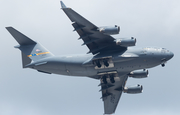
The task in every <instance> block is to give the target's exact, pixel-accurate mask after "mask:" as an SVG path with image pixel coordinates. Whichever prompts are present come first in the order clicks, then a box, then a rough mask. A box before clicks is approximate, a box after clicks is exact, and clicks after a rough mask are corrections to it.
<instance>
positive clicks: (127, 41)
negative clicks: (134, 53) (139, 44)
mask: <svg viewBox="0 0 180 115" xmlns="http://www.w3.org/2000/svg"><path fill="white" fill-rule="evenodd" d="M135 44H136V38H134V37H131V38H121V39H117V40H116V45H120V46H123V47H128V46H135Z"/></svg>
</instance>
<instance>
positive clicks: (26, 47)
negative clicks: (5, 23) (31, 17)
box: [6, 27, 53, 68]
mask: <svg viewBox="0 0 180 115" xmlns="http://www.w3.org/2000/svg"><path fill="white" fill-rule="evenodd" d="M6 29H7V30H8V31H9V33H10V34H11V35H12V36H13V37H14V39H15V40H16V41H17V42H18V43H19V46H15V48H18V49H20V50H21V52H22V63H23V68H24V67H25V66H26V65H27V64H29V63H31V61H37V60H40V59H42V58H47V57H50V56H53V54H52V53H50V52H49V51H48V50H47V49H46V48H44V47H43V46H42V45H41V44H39V43H37V42H35V41H33V40H31V39H30V38H28V37H27V36H25V35H24V34H22V33H20V32H19V31H17V30H16V29H14V28H13V27H6Z"/></svg>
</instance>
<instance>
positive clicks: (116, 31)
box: [98, 25, 120, 35]
mask: <svg viewBox="0 0 180 115" xmlns="http://www.w3.org/2000/svg"><path fill="white" fill-rule="evenodd" d="M98 30H99V31H100V32H101V33H104V34H108V35H115V34H119V31H120V27H119V26H117V25H115V26H109V27H99V29H98Z"/></svg>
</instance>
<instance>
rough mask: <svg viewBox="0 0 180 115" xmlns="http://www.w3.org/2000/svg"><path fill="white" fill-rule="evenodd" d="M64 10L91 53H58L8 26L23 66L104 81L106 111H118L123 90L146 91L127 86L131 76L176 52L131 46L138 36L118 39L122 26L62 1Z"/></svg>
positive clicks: (142, 73)
mask: <svg viewBox="0 0 180 115" xmlns="http://www.w3.org/2000/svg"><path fill="white" fill-rule="evenodd" d="M61 7H62V10H63V11H64V12H65V14H66V15H67V16H68V18H69V19H70V20H71V21H72V26H73V27H74V31H76V32H77V33H78V34H79V36H80V37H79V39H80V40H83V44H82V45H86V46H87V47H88V49H89V51H88V52H87V54H83V55H76V56H54V55H53V54H52V53H51V52H50V51H48V50H47V49H46V48H44V47H43V46H42V45H41V44H39V43H37V42H36V41H34V40H32V39H30V38H28V37H27V36H25V35H24V34H22V33H20V32H19V31H17V30H16V29H14V28H13V27H6V29H7V30H8V31H9V32H10V34H11V35H12V36H13V37H14V38H15V40H16V41H17V42H18V43H19V45H18V46H15V48H18V49H20V50H21V53H22V65H23V68H31V69H35V70H37V71H38V72H43V73H47V74H60V75H68V76H87V77H90V78H93V79H97V80H100V84H99V86H100V87H101V89H100V91H101V92H102V97H101V99H102V100H103V102H104V114H112V113H115V110H116V107H117V105H118V102H119V99H120V97H121V94H122V92H124V93H129V94H137V93H142V90H143V86H142V85H139V84H138V85H136V86H133V87H126V86H125V85H126V81H127V79H128V77H132V78H146V77H147V76H148V70H147V68H152V67H155V66H158V65H162V66H163V67H164V66H165V63H166V62H167V61H168V60H170V59H171V58H172V57H173V56H174V54H173V53H172V52H171V51H169V50H167V49H165V48H157V47H144V48H133V47H132V48H130V47H131V46H135V44H136V38H134V37H130V38H120V39H116V38H114V37H112V36H111V35H114V34H119V32H120V27H119V26H117V25H115V26H105V27H97V26H96V25H94V24H92V23H91V22H90V21H88V20H87V19H85V18H84V17H82V16H81V15H79V14H78V13H77V12H75V11H74V10H73V9H71V8H68V7H66V6H65V5H64V3H63V2H62V1H61Z"/></svg>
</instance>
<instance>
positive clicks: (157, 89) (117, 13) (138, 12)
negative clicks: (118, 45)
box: [0, 0, 180, 115]
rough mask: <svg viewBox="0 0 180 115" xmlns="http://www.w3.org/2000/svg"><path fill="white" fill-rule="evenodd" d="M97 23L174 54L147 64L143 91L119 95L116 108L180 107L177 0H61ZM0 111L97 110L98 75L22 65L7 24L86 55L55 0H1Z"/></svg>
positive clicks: (135, 113)
mask: <svg viewBox="0 0 180 115" xmlns="http://www.w3.org/2000/svg"><path fill="white" fill-rule="evenodd" d="M63 2H64V3H65V4H66V6H68V7H71V8H73V9H74V10H75V11H77V12H78V13H79V14H81V15H82V16H84V17H85V18H87V19H88V20H89V21H91V22H92V23H94V24H95V25H97V26H111V25H119V26H120V27H121V32H120V34H119V35H117V36H115V37H131V36H134V37H136V38H137V44H136V47H145V46H159V47H164V48H167V49H169V50H170V51H172V52H174V54H175V56H174V57H173V59H172V60H170V61H169V62H168V63H167V64H166V66H165V67H164V68H162V67H161V66H158V67H155V68H152V69H149V73H150V75H149V77H148V78H145V79H132V78H129V79H128V83H127V85H135V84H141V85H143V87H144V90H143V93H142V94H136V95H130V94H123V95H122V97H121V99H120V101H119V104H118V107H117V109H116V114H115V115H170V114H172V115H179V114H180V110H179V108H180V102H179V97H180V83H179V81H180V76H179V65H180V60H179V59H180V51H179V49H180V38H179V37H180V7H179V6H180V1H179V0H146V1H145V0H64V1H63ZM0 15H1V16H0V42H1V45H0V49H1V57H0V58H1V60H0V70H1V76H0V115H102V114H103V111H104V108H103V102H102V100H100V97H101V93H100V92H98V91H99V89H100V87H98V84H99V80H94V79H90V78H87V77H84V78H81V77H70V76H63V75H48V74H43V73H39V72H37V71H35V70H31V69H22V66H21V65H22V64H21V55H20V51H19V50H17V49H14V48H13V47H14V46H15V45H17V42H16V41H15V40H14V39H13V37H12V36H11V35H10V34H9V33H8V32H7V30H6V29H5V27H7V26H13V27H14V28H16V29H18V30H19V31H21V32H22V33H24V34H25V35H27V36H28V37H30V38H32V39H33V40H35V41H38V42H40V43H41V44H43V45H44V46H45V47H46V48H47V49H49V50H50V51H51V52H52V53H54V54H55V55H66V54H80V53H82V54H84V53H86V52H88V49H87V48H86V46H81V44H82V43H83V42H82V41H81V40H77V39H78V37H79V36H78V34H77V33H76V32H73V27H72V26H71V22H70V20H69V19H68V18H67V16H66V15H65V14H64V12H63V11H62V10H61V9H60V3H59V0H0Z"/></svg>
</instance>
